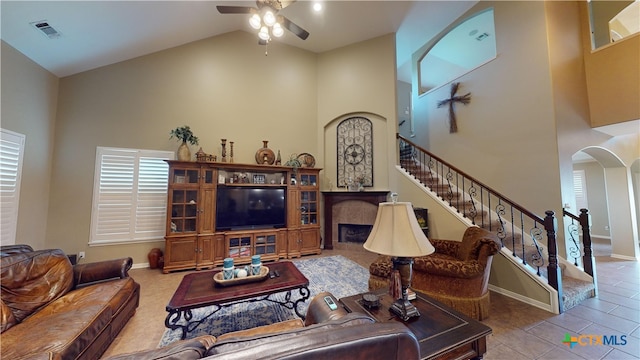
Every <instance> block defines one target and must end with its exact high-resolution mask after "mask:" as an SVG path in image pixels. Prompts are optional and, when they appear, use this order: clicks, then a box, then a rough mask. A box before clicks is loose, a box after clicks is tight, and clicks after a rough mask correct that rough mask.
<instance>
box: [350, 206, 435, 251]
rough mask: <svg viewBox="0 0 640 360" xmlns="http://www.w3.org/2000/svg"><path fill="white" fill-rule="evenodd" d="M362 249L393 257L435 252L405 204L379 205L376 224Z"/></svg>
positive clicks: (411, 211) (413, 214) (410, 207)
mask: <svg viewBox="0 0 640 360" xmlns="http://www.w3.org/2000/svg"><path fill="white" fill-rule="evenodd" d="M363 246H364V248H365V249H367V250H369V251H371V252H374V253H378V254H382V255H389V256H396V257H417V256H424V255H429V254H432V253H433V252H434V251H435V248H434V247H433V245H431V243H430V242H429V239H427V237H426V236H425V235H424V232H423V231H422V229H421V228H420V225H419V224H418V220H417V219H416V214H415V213H414V212H413V208H412V206H411V203H408V202H384V203H380V204H379V205H378V214H377V215H376V222H375V223H374V224H373V229H371V233H370V234H369V237H368V238H367V241H366V242H365V243H364V245H363Z"/></svg>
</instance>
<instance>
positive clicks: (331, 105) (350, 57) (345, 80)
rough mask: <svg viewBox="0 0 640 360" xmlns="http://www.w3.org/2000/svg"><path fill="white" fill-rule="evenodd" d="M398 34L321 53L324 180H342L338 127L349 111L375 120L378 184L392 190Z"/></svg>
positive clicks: (375, 182) (376, 186)
mask: <svg viewBox="0 0 640 360" xmlns="http://www.w3.org/2000/svg"><path fill="white" fill-rule="evenodd" d="M395 60H396V56H395V36H394V35H393V34H388V35H384V36H381V37H378V38H375V39H372V40H368V41H363V42H361V43H358V44H355V45H352V46H348V47H344V48H340V49H337V50H333V51H329V52H326V53H322V54H320V55H318V137H319V143H321V144H323V146H324V149H323V151H322V154H323V155H322V156H321V161H320V164H322V167H323V168H324V173H323V174H324V177H325V184H324V185H323V189H325V190H328V182H329V181H331V182H332V183H333V185H334V187H335V186H336V184H337V169H336V167H335V163H336V156H337V155H336V127H337V126H338V124H339V122H340V121H341V120H344V119H345V118H346V117H348V116H352V115H362V116H365V117H368V118H369V119H370V120H371V121H372V123H373V137H374V139H373V160H374V164H373V170H374V177H373V189H374V190H388V189H390V188H391V187H393V186H392V185H391V184H390V183H389V182H390V179H391V178H392V177H390V176H389V173H390V168H391V166H393V165H394V164H395V161H394V159H395V132H396V129H397V127H396V123H397V121H396V118H397V117H396V100H395V98H396V92H395V86H396V78H395V68H396V63H395Z"/></svg>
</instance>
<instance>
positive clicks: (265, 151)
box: [256, 140, 276, 165]
mask: <svg viewBox="0 0 640 360" xmlns="http://www.w3.org/2000/svg"><path fill="white" fill-rule="evenodd" d="M268 144H269V141H268V140H262V148H260V149H258V151H256V163H257V164H264V165H273V163H274V162H275V160H276V155H275V154H274V153H273V150H271V149H269V145H268Z"/></svg>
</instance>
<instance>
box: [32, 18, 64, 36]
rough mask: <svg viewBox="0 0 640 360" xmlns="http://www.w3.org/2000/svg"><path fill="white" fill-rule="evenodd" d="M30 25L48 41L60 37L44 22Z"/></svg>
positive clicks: (56, 31)
mask: <svg viewBox="0 0 640 360" xmlns="http://www.w3.org/2000/svg"><path fill="white" fill-rule="evenodd" d="M31 25H32V26H33V27H35V28H36V29H38V30H39V31H41V32H42V33H43V34H44V35H45V36H46V37H48V38H49V39H57V38H59V37H60V36H61V34H60V33H59V32H58V30H56V29H54V28H53V27H51V25H49V23H48V22H47V21H46V20H42V21H36V22H32V23H31Z"/></svg>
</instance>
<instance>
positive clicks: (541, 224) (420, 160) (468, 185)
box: [396, 134, 562, 309]
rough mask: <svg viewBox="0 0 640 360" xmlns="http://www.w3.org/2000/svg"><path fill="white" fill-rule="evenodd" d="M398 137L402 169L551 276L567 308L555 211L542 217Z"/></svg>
mask: <svg viewBox="0 0 640 360" xmlns="http://www.w3.org/2000/svg"><path fill="white" fill-rule="evenodd" d="M396 137H397V138H398V147H399V155H400V166H401V167H402V168H403V169H404V170H406V171H407V172H408V173H409V174H411V175H412V176H413V177H415V179H416V180H418V181H419V182H420V183H422V184H423V185H424V186H426V187H427V188H428V189H430V190H431V191H433V192H435V193H436V194H437V195H438V196H439V197H440V198H441V199H442V200H443V201H445V202H447V203H448V204H449V206H451V207H452V208H454V209H456V211H457V212H458V213H460V214H461V215H462V216H464V217H465V218H468V219H469V220H470V221H471V223H473V224H474V225H477V226H480V227H483V228H486V229H488V230H489V231H493V232H495V233H496V234H497V235H498V237H499V238H500V240H501V242H502V246H505V247H507V248H508V249H510V250H511V252H512V254H513V256H514V257H517V258H519V259H520V261H521V262H522V264H524V265H529V266H531V267H532V268H534V269H535V270H536V273H537V275H538V276H542V277H546V278H547V281H548V283H549V285H551V286H552V287H553V288H554V289H555V290H557V291H558V294H559V301H560V309H562V279H561V278H560V272H559V271H558V259H557V252H558V250H557V244H556V228H557V221H556V218H555V216H554V212H553V211H546V213H545V214H546V216H545V217H544V218H542V217H540V216H538V215H536V214H534V213H532V212H531V211H529V210H527V209H525V208H524V207H522V206H520V205H518V204H517V203H515V202H514V201H512V200H510V199H509V198H507V197H506V196H504V195H502V194H500V193H499V192H497V191H495V190H494V189H492V188H490V187H489V186H487V185H485V184H483V183H482V182H480V181H478V180H476V179H474V178H473V177H471V176H470V175H468V174H466V173H464V172H463V171H461V170H459V169H457V168H456V167H455V166H453V165H451V164H449V163H447V162H446V161H444V160H442V159H441V158H439V157H437V156H435V155H433V154H432V153H430V152H429V151H427V150H425V149H423V148H422V147H420V146H418V145H416V144H415V143H413V142H411V141H410V140H408V139H406V138H404V137H403V136H401V135H400V134H397V135H396ZM545 234H546V247H545V244H544V242H545ZM545 265H546V267H545Z"/></svg>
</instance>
